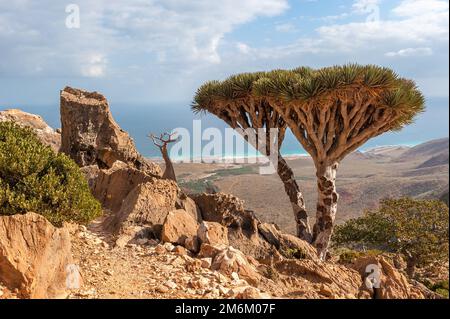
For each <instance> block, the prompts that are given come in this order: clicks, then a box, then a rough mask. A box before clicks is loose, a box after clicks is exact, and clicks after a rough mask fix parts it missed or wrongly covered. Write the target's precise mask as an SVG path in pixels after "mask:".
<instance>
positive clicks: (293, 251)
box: [281, 248, 308, 259]
mask: <svg viewBox="0 0 450 319" xmlns="http://www.w3.org/2000/svg"><path fill="white" fill-rule="evenodd" d="M281 254H282V255H283V256H284V257H286V258H288V259H306V258H307V257H308V255H307V254H306V252H304V251H303V250H302V249H298V248H287V249H284V250H282V251H281Z"/></svg>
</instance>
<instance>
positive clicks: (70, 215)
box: [0, 122, 101, 226]
mask: <svg viewBox="0 0 450 319" xmlns="http://www.w3.org/2000/svg"><path fill="white" fill-rule="evenodd" d="M26 212H36V213H39V214H42V215H43V216H45V217H46V218H47V219H48V220H49V221H50V222H51V223H52V224H54V225H55V226H61V225H62V223H63V222H64V221H72V222H77V223H87V222H89V221H91V220H92V219H94V218H96V217H98V216H100V214H101V206H100V203H99V202H98V201H97V200H96V199H95V198H94V197H93V196H92V194H91V193H90V190H89V187H88V184H87V181H86V180H85V178H84V176H83V174H82V173H81V171H80V169H79V167H78V166H77V165H76V164H75V162H73V161H72V160H71V159H70V158H69V157H67V156H66V155H64V154H58V155H56V154H54V153H53V151H52V150H51V148H50V147H48V146H45V145H43V144H42V143H41V142H40V141H39V139H38V138H37V136H36V135H35V133H34V132H33V131H32V130H31V129H28V128H22V127H19V126H18V125H16V124H14V123H11V122H3V123H0V215H14V214H22V213H26Z"/></svg>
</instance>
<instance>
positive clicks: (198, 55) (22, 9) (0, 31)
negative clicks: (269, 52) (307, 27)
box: [0, 0, 288, 77]
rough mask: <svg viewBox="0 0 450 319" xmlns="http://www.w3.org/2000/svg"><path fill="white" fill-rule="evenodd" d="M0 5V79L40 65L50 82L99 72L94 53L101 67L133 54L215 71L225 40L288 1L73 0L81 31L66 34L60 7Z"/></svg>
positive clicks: (18, 0) (20, 1) (46, 0)
mask: <svg viewBox="0 0 450 319" xmlns="http://www.w3.org/2000/svg"><path fill="white" fill-rule="evenodd" d="M1 2H2V3H0V50H1V51H2V56H4V59H3V62H2V61H0V73H14V74H17V73H22V74H26V73H30V70H35V69H36V66H37V65H39V66H40V67H41V68H43V70H44V71H46V72H47V73H48V74H54V75H60V74H61V73H64V74H71V73H72V74H75V75H76V74H78V75H82V76H89V77H92V76H102V75H104V72H105V67H106V63H104V62H101V63H91V62H89V61H87V60H89V54H90V52H96V51H101V52H102V54H103V56H104V59H107V58H109V57H110V56H111V55H115V54H119V53H123V52H127V53H130V52H131V53H132V54H135V55H139V54H141V55H147V56H148V59H149V60H150V59H154V62H155V63H168V62H173V63H181V62H182V61H186V62H189V63H194V64H195V63H205V62H206V63H212V64H217V63H220V62H221V57H220V54H219V49H220V46H221V44H222V42H223V38H224V37H225V35H226V34H228V33H230V32H232V31H233V30H234V29H235V28H236V27H237V26H239V25H242V24H245V23H248V22H250V21H252V20H253V19H255V18H257V17H260V16H275V15H278V14H280V13H282V12H284V11H285V10H286V9H287V8H288V3H287V0H246V1H241V0H224V1H221V2H220V4H218V3H217V2H215V1H210V0H198V1H195V2H192V1H189V0H154V1H148V0H126V1H120V2H118V1H108V0H96V1H95V2H94V1H91V0H78V1H77V5H78V6H79V8H80V18H81V27H80V28H79V29H67V28H65V27H64V21H65V18H66V16H67V14H66V13H65V10H64V9H65V8H64V5H61V4H60V3H56V1H54V0H42V1H40V2H39V3H37V2H32V1H29V0H12V3H11V4H8V5H6V4H5V5H4V3H3V1H1ZM10 2H11V1H10ZM49 55H53V60H51V61H50V60H48V56H49ZM8 58H9V59H10V60H11V61H9V62H5V61H4V60H5V59H8ZM80 60H82V66H81V70H80V67H79V63H80ZM18 61H20V63H18ZM46 61H47V62H46ZM57 64H59V65H57Z"/></svg>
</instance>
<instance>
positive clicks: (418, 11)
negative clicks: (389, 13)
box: [393, 0, 449, 17]
mask: <svg viewBox="0 0 450 319" xmlns="http://www.w3.org/2000/svg"><path fill="white" fill-rule="evenodd" d="M448 8H449V6H448V2H446V1H437V0H403V1H402V2H401V4H400V5H399V6H397V7H396V8H395V9H394V10H393V12H394V13H395V14H396V15H398V16H400V17H417V16H421V15H425V14H432V13H441V12H443V11H448Z"/></svg>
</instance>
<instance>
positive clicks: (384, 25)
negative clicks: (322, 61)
mask: <svg viewBox="0 0 450 319" xmlns="http://www.w3.org/2000/svg"><path fill="white" fill-rule="evenodd" d="M421 2H422V0H409V1H402V2H401V3H400V4H399V5H398V6H397V7H396V8H394V9H393V12H394V13H396V14H398V13H399V12H402V13H404V14H406V12H408V14H407V15H403V16H402V18H400V19H395V20H394V19H390V20H380V21H375V22H373V21H372V22H361V23H356V22H353V23H347V24H335V25H331V26H322V27H320V28H318V30H317V32H318V34H319V35H320V37H321V38H322V39H323V40H324V41H326V43H327V45H334V46H335V47H336V48H338V49H340V50H347V51H348V50H354V49H356V48H361V47H364V46H367V45H369V46H371V47H373V46H376V45H379V44H383V45H385V44H386V43H395V42H396V43H405V44H406V43H409V44H411V43H416V44H418V43H422V44H423V43H427V42H432V41H447V42H448V19H449V14H448V9H446V6H445V5H444V4H443V3H444V1H440V0H427V1H426V2H427V3H429V5H430V8H433V9H430V10H423V11H421V12H419V11H417V12H416V11H414V10H412V9H411V8H412V7H413V5H412V3H417V4H420V3H421Z"/></svg>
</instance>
